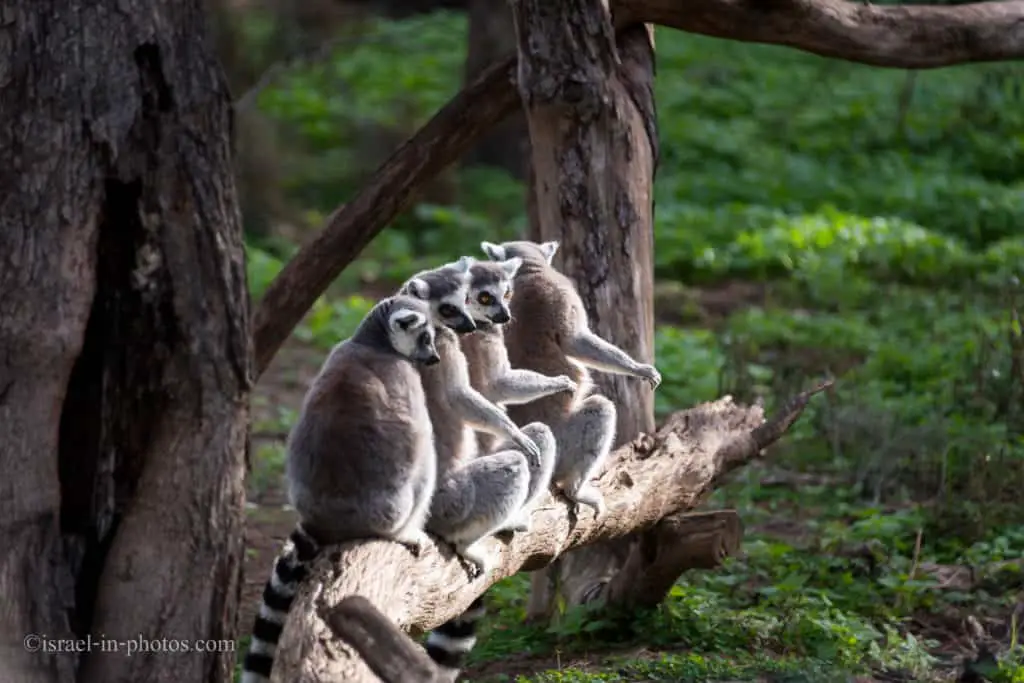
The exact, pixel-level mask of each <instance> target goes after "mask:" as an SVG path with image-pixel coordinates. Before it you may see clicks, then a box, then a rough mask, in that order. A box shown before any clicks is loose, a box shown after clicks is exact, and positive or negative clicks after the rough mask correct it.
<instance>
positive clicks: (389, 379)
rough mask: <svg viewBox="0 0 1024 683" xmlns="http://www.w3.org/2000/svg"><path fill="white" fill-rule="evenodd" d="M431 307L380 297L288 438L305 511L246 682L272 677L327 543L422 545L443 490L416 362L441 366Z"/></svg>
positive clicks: (259, 626) (289, 468) (292, 477)
mask: <svg viewBox="0 0 1024 683" xmlns="http://www.w3.org/2000/svg"><path fill="white" fill-rule="evenodd" d="M438 360H439V357H438V354H437V351H436V349H435V347H434V330H433V326H432V323H431V315H430V309H429V307H428V306H427V305H426V304H425V303H424V302H422V301H420V300H418V299H415V298H412V297H402V296H396V297H389V298H387V299H384V300H383V301H381V302H379V303H378V304H377V305H376V306H374V308H373V309H371V311H370V312H369V313H368V314H367V316H366V317H365V318H364V319H363V321H362V322H361V323H360V325H359V328H358V329H357V330H356V332H355V334H353V335H352V337H351V338H349V339H347V340H345V341H343V342H341V343H339V344H338V345H337V346H335V347H334V349H333V350H332V351H331V353H330V354H329V355H328V357H327V359H326V360H325V361H324V364H323V366H322V367H321V369H320V372H319V374H318V375H317V376H316V378H315V379H314V380H313V383H312V385H311V387H310V389H309V391H308V392H307V394H306V397H305V399H304V400H303V404H302V409H301V412H300V415H299V418H298V420H297V422H296V424H295V426H294V427H293V429H292V432H291V434H290V436H289V439H288V443H287V446H286V465H285V470H286V475H287V477H288V483H289V498H290V499H291V502H292V504H293V505H294V507H295V509H296V511H297V512H298V514H299V524H298V525H297V526H296V529H295V531H293V532H292V534H291V537H290V538H289V541H288V542H287V543H286V544H285V547H284V549H283V551H282V553H281V555H280V556H279V557H278V558H277V559H276V561H275V563H274V569H273V572H272V574H271V577H270V579H269V580H268V581H267V584H266V586H265V588H264V592H263V600H262V603H261V605H260V610H259V615H258V616H257V618H256V622H255V624H254V627H253V637H252V642H251V645H250V650H249V653H248V654H247V655H246V657H245V661H244V663H243V666H242V677H241V683H257V682H262V681H266V680H267V679H269V677H270V673H271V670H272V668H273V662H274V653H275V650H276V646H277V641H278V639H279V638H280V635H281V631H282V630H283V628H284V624H285V621H286V619H287V614H288V610H289V609H290V608H291V604H292V601H293V600H294V597H295V593H296V591H297V589H298V585H299V584H300V583H301V581H302V580H303V579H304V578H305V577H306V575H307V573H308V568H309V565H310V564H311V563H312V562H313V560H314V559H315V558H316V557H317V555H318V553H319V549H320V546H321V545H323V544H328V543H330V544H333V543H339V542H342V541H346V540H351V539H358V538H386V539H391V540H394V541H396V542H398V543H402V544H403V545H406V546H408V547H410V548H411V549H413V550H414V551H417V552H418V550H419V549H420V548H421V547H422V545H423V544H424V543H426V542H427V536H426V534H425V532H424V527H425V525H426V519H427V516H428V514H429V510H430V503H431V500H432V498H433V494H434V491H435V488H436V476H437V463H436V458H435V453H434V443H433V429H432V427H431V423H430V419H429V416H428V414H427V409H426V397H425V394H424V392H423V388H422V384H421V382H420V377H419V373H418V372H417V371H416V368H415V366H414V365H413V363H414V362H417V363H425V364H436V363H437V362H438Z"/></svg>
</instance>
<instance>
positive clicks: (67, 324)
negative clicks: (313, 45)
mask: <svg viewBox="0 0 1024 683" xmlns="http://www.w3.org/2000/svg"><path fill="white" fill-rule="evenodd" d="M0 14H2V15H3V19H4V22H3V23H4V25H5V27H6V32H5V34H4V35H5V37H6V40H3V41H0V64H2V65H3V67H0V73H2V74H3V77H2V78H0V81H2V82H3V84H4V85H3V92H4V96H3V98H0V151H2V158H3V159H4V163H3V164H2V165H0V187H2V188H3V193H2V194H0V225H2V229H0V258H2V259H3V265H2V266H0V293H2V294H0V358H2V359H3V361H2V362H0V424H3V426H4V437H5V438H4V439H3V440H2V441H0V471H2V472H3V473H4V475H3V477H2V478H0V544H2V546H3V548H4V549H5V550H4V553H3V554H2V559H0V595H3V600H2V601H0V636H2V637H3V642H2V643H0V646H2V647H3V650H2V651H0V680H4V681H8V680H10V681H19V683H37V682H38V683H44V682H45V683H52V682H61V683H65V682H67V683H70V682H71V681H82V682H84V683H93V682H95V683H121V682H123V683H139V682H144V681H172V680H173V681H190V682H192V681H194V682H196V683H200V682H204V681H205V682H208V683H214V682H219V681H224V680H227V679H228V677H229V676H230V672H231V670H232V667H233V664H234V657H235V655H234V652H233V645H234V643H233V642H232V641H233V637H234V633H233V631H234V621H235V610H236V603H237V593H238V585H239V582H238V579H239V571H240V567H241V564H240V561H241V557H242V550H243V548H242V522H243V519H242V500H243V487H242V484H243V478H244V457H243V456H244V448H245V439H246V428H247V418H248V408H247V404H248V394H249V389H250V385H251V379H250V377H251V349H250V341H249V317H248V293H247V291H246V287H245V270H244V267H243V263H244V261H243V250H242V236H241V227H240V221H239V217H238V209H237V204H236V199H235V189H234V184H233V181H232V173H231V163H230V161H231V160H230V140H229V134H230V128H231V112H230V99H229V95H228V90H227V87H226V85H225V81H224V77H223V74H222V72H221V70H220V67H219V66H218V65H217V64H216V61H215V60H214V59H213V57H212V55H211V52H210V50H209V47H208V45H207V43H206V42H205V40H204V39H203V38H204V28H205V27H204V17H203V14H202V11H201V2H200V0H145V1H143V0H96V1H94V2H90V3H86V4H85V5H81V4H80V3H79V4H76V3H65V2H55V1H53V0H7V1H6V2H5V4H4V8H3V11H2V12H0ZM27 634H38V635H39V637H40V638H45V639H51V640H52V639H56V638H86V637H87V636H91V638H92V645H91V648H90V647H89V646H86V647H85V649H86V650H87V651H84V652H80V654H75V653H73V652H72V653H62V654H51V653H50V652H52V651H44V652H42V653H40V652H39V651H38V650H39V648H40V647H45V646H46V645H45V643H44V641H43V640H40V639H39V638H37V639H35V640H32V639H31V638H29V639H28V640H25V638H26V635H27ZM44 634H45V635H44ZM101 638H102V639H106V640H105V641H104V651H102V652H101V651H100V645H99V644H98V639H101ZM161 639H163V640H161ZM200 639H202V640H208V641H219V642H206V643H200V644H197V643H196V641H197V640H200ZM225 641H226V642H225ZM52 644H53V643H52V642H51V643H50V645H52ZM33 648H35V649H34V650H33ZM183 648H190V649H191V650H192V652H191V653H190V654H188V655H181V654H178V655H177V656H175V655H174V654H169V653H175V652H178V653H180V652H181V651H182V649H183ZM115 649H116V650H117V652H116V653H115V652H114V650H115ZM147 649H148V650H149V653H147V652H146V650H147ZM197 649H202V650H203V651H196V650H197ZM129 651H130V652H131V654H132V656H127V653H128V652H129Z"/></svg>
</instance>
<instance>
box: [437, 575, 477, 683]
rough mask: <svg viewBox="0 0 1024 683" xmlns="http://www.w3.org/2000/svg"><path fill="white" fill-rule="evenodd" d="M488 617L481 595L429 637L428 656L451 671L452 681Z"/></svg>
mask: <svg viewBox="0 0 1024 683" xmlns="http://www.w3.org/2000/svg"><path fill="white" fill-rule="evenodd" d="M485 595H486V593H485ZM486 615H487V608H486V607H484V596H483V595H481V596H480V597H479V598H477V599H476V600H474V601H473V602H472V603H470V605H469V607H468V608H466V611H465V612H463V613H462V614H460V615H459V616H458V617H456V618H454V619H452V620H451V621H446V622H445V623H443V624H441V625H440V626H438V627H437V628H436V629H434V630H433V631H431V632H430V635H428V636H427V654H428V655H430V658H431V659H433V660H434V662H436V663H437V665H438V666H441V667H444V668H446V669H449V670H450V672H449V673H450V674H451V679H450V680H455V677H456V676H457V675H458V673H459V669H461V668H462V666H463V665H464V664H465V660H466V655H468V654H469V653H470V651H471V650H472V649H473V646H474V645H476V627H477V624H479V623H480V621H481V620H482V619H483V618H484V617H485V616H486Z"/></svg>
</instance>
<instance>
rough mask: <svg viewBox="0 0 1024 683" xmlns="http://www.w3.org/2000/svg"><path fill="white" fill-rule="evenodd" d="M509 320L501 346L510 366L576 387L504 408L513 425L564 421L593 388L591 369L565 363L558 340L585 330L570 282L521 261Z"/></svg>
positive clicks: (584, 317)
mask: <svg viewBox="0 0 1024 683" xmlns="http://www.w3.org/2000/svg"><path fill="white" fill-rule="evenodd" d="M511 308H512V321H511V322H509V323H508V324H507V325H505V330H504V342H505V348H506V349H507V354H508V360H509V363H510V365H511V366H512V367H514V368H528V369H530V370H533V371H534V372H538V373H540V374H542V375H549V376H555V375H567V376H568V377H569V378H570V379H572V380H573V381H574V382H575V383H576V385H577V389H576V391H575V392H573V393H568V392H565V393H557V394H550V395H548V396H544V397H541V398H538V399H537V400H535V401H532V402H531V403H527V404H523V405H516V406H510V407H509V416H510V417H511V418H512V419H513V420H514V421H515V422H516V424H526V423H528V422H533V421H534V420H542V419H546V420H547V421H551V420H553V419H558V418H564V417H565V416H567V415H568V414H569V413H570V412H571V411H572V409H573V406H575V405H576V404H578V403H579V401H580V400H582V399H583V398H585V397H586V396H587V395H588V394H590V392H591V391H592V390H593V383H592V381H591V379H590V371H589V370H588V369H587V368H586V367H585V366H584V365H582V364H580V363H577V362H575V361H573V360H572V359H570V358H569V357H568V356H567V355H566V354H565V352H564V351H563V350H562V347H561V339H563V338H572V337H574V336H575V335H576V334H577V332H578V331H579V330H580V329H581V328H582V329H587V327H588V326H587V313H586V309H585V308H584V307H583V301H582V300H581V299H580V296H579V294H577V292H576V288H575V287H574V286H573V284H572V281H571V280H569V278H567V277H566V276H565V275H563V274H562V273H559V272H558V271H556V270H555V269H554V268H551V267H548V266H547V265H546V264H545V265H540V264H538V263H535V262H532V261H531V262H526V263H524V264H523V266H522V267H521V268H520V269H519V272H518V273H517V274H516V294H515V296H514V297H513V298H512V305H511Z"/></svg>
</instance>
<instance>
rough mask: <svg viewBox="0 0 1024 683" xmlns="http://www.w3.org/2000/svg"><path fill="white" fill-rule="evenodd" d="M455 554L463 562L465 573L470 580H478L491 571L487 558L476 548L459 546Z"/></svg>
mask: <svg viewBox="0 0 1024 683" xmlns="http://www.w3.org/2000/svg"><path fill="white" fill-rule="evenodd" d="M455 552H456V553H458V555H459V557H461V558H462V560H463V561H464V562H465V564H466V573H467V574H469V578H470V579H471V580H472V579H478V578H480V577H481V576H483V575H484V574H486V573H487V572H489V571H490V570H491V563H490V562H489V561H488V559H487V556H486V555H484V554H483V553H482V552H480V551H479V550H478V549H477V548H474V547H472V546H469V547H465V546H459V547H456V549H455Z"/></svg>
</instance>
